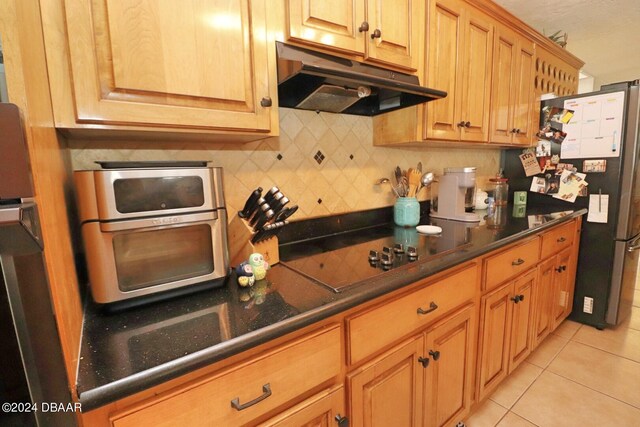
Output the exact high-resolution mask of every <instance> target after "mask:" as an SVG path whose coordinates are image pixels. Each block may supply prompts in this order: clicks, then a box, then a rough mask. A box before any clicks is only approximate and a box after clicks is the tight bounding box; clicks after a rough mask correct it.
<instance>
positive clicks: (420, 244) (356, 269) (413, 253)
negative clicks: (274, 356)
mask: <svg viewBox="0 0 640 427" xmlns="http://www.w3.org/2000/svg"><path fill="white" fill-rule="evenodd" d="M432 223H433V224H435V225H439V226H440V227H442V229H443V232H442V233H440V234H436V235H424V234H420V233H418V232H417V230H416V229H415V227H410V228H405V227H398V226H394V225H381V226H376V227H371V228H365V229H359V230H354V231H347V232H343V233H339V234H335V235H332V236H328V237H327V236H325V237H322V238H318V239H311V240H306V241H302V242H296V243H291V244H286V245H281V246H280V248H279V250H280V262H281V263H282V264H283V265H285V266H286V267H288V268H290V269H292V270H295V271H296V272H298V273H300V274H303V275H304V276H306V277H308V278H310V279H312V280H314V281H316V282H318V283H320V284H322V285H324V286H327V287H329V288H330V289H332V290H333V291H334V292H340V291H342V290H344V289H345V288H347V287H352V286H359V285H363V284H365V283H366V282H367V281H368V280H369V279H371V278H373V277H377V276H380V275H384V274H388V273H390V272H392V271H393V272H395V273H397V272H399V271H401V270H402V269H405V268H410V267H411V264H413V263H416V262H423V261H426V260H429V259H432V258H434V257H437V256H442V255H444V254H447V253H450V252H453V251H455V250H458V249H462V248H463V247H464V246H466V245H467V244H468V243H469V242H470V234H471V233H470V232H471V230H470V227H474V226H477V224H469V225H467V224H464V223H460V222H456V221H444V220H442V221H438V222H437V223H436V221H432Z"/></svg>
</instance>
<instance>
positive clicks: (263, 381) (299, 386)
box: [85, 325, 341, 427]
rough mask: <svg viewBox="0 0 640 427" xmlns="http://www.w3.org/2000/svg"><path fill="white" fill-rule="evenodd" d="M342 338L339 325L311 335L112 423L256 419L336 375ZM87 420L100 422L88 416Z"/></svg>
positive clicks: (224, 423) (171, 423) (215, 422)
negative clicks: (91, 419) (89, 418)
mask: <svg viewBox="0 0 640 427" xmlns="http://www.w3.org/2000/svg"><path fill="white" fill-rule="evenodd" d="M340 339H341V330H340V327H339V326H337V325H333V326H331V327H329V328H327V329H324V330H320V331H317V332H315V333H311V334H308V335H307V336H304V337H303V338H301V339H298V340H295V341H293V342H290V343H286V344H284V345H282V346H279V347H277V348H276V349H274V350H273V351H270V352H268V353H267V354H265V355H260V356H258V357H255V358H253V359H249V360H247V361H245V362H244V363H240V364H238V365H236V366H233V367H231V368H229V369H228V370H225V371H223V372H221V373H219V374H215V375H213V376H211V377H208V378H204V379H201V380H197V381H194V382H192V383H189V384H186V385H185V386H182V387H179V388H176V389H174V390H170V391H169V392H167V393H163V394H161V395H159V396H157V397H154V398H152V399H149V400H148V401H143V402H141V403H140V404H139V405H136V406H134V407H132V408H130V409H127V410H125V411H122V412H121V413H117V414H114V415H113V416H111V417H110V418H111V419H110V421H111V425H112V426H114V427H128V426H132V427H133V426H135V427H138V426H147V425H149V426H151V425H152V426H157V427H159V426H166V427H169V426H171V427H173V426H194V427H195V426H227V425H228V426H236V425H237V426H239V425H247V424H253V423H255V421H256V420H258V419H260V418H261V417H266V415H267V414H268V413H269V412H271V411H276V410H278V408H281V407H283V406H284V405H286V404H288V403H289V402H292V403H296V402H295V400H296V399H297V398H298V396H301V395H304V394H305V393H308V392H310V391H311V390H313V389H314V388H316V387H319V386H320V385H321V384H323V383H327V382H329V381H331V380H332V379H335V378H337V376H338V375H339V373H340V366H341V365H340V347H341V344H340ZM311 366H312V367H313V368H312V369H309V367H311ZM302 373H303V374H302ZM317 416H320V417H321V416H322V415H321V414H317ZM317 416H316V418H317ZM85 425H86V426H91V427H94V426H96V425H98V424H97V423H95V422H90V421H89V420H85Z"/></svg>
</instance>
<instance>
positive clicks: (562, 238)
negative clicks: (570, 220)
mask: <svg viewBox="0 0 640 427" xmlns="http://www.w3.org/2000/svg"><path fill="white" fill-rule="evenodd" d="M566 241H567V239H565V238H564V237H560V238H559V239H558V240H556V242H558V243H562V242H566Z"/></svg>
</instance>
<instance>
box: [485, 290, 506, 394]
mask: <svg viewBox="0 0 640 427" xmlns="http://www.w3.org/2000/svg"><path fill="white" fill-rule="evenodd" d="M512 289H513V283H507V284H506V285H504V286H502V287H500V288H498V289H496V290H495V291H493V292H491V293H489V294H487V295H485V296H483V297H482V300H481V319H480V335H479V337H480V345H479V350H478V353H479V355H480V361H479V365H478V369H479V374H478V381H479V388H478V401H480V400H482V399H484V398H485V397H486V396H487V395H488V394H489V393H490V392H491V391H493V389H494V388H495V387H496V386H497V385H498V384H499V383H500V381H502V379H503V378H504V377H506V376H507V372H508V369H509V338H510V335H511V316H512V313H513V305H514V304H513V301H511V297H512V296H513V293H512Z"/></svg>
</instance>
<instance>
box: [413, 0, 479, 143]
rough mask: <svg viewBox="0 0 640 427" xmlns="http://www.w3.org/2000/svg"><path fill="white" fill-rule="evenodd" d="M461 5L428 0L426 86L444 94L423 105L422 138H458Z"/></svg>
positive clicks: (455, 1) (457, 1)
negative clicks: (424, 111)
mask: <svg viewBox="0 0 640 427" xmlns="http://www.w3.org/2000/svg"><path fill="white" fill-rule="evenodd" d="M463 7H464V4H463V3H462V1H460V0H437V1H433V2H430V9H429V38H428V41H427V43H428V49H427V55H428V66H427V69H426V74H427V86H428V87H432V88H435V89H439V90H444V91H446V92H447V96H446V97H445V98H442V99H438V100H437V101H432V102H430V103H429V104H427V105H426V126H425V135H424V137H425V139H439V140H442V139H444V140H454V141H457V140H459V138H460V127H461V126H459V125H460V121H461V119H460V109H461V97H460V93H461V91H462V88H461V85H462V81H463V78H462V73H463V68H464V67H463V64H462V63H463V61H462V58H460V54H461V52H462V46H463V37H464V30H463V28H464V17H463ZM481 86H485V85H481Z"/></svg>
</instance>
